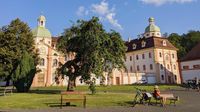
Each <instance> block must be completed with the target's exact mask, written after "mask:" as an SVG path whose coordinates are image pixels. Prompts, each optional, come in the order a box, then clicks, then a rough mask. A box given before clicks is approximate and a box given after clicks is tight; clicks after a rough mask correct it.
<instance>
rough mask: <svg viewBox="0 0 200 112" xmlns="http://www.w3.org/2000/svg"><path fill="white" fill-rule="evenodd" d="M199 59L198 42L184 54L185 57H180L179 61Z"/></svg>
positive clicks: (199, 44) (199, 47)
mask: <svg viewBox="0 0 200 112" xmlns="http://www.w3.org/2000/svg"><path fill="white" fill-rule="evenodd" d="M197 59H199V60H200V42H199V43H198V44H197V45H196V46H195V47H194V48H192V50H191V51H190V52H188V53H187V54H186V56H185V57H183V58H182V59H181V61H189V60H197Z"/></svg>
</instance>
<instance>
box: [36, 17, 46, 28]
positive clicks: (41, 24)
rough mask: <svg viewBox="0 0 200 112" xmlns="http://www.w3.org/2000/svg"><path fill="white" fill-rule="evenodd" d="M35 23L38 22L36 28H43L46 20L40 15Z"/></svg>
mask: <svg viewBox="0 0 200 112" xmlns="http://www.w3.org/2000/svg"><path fill="white" fill-rule="evenodd" d="M37 21H38V26H39V27H45V23H46V18H45V17H44V16H43V15H41V16H40V17H39V18H38V19H37Z"/></svg>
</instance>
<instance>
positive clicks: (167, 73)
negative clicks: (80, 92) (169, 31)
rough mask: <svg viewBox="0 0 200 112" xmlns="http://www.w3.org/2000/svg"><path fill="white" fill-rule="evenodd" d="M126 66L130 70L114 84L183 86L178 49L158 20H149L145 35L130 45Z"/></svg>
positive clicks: (122, 74) (128, 46)
mask: <svg viewBox="0 0 200 112" xmlns="http://www.w3.org/2000/svg"><path fill="white" fill-rule="evenodd" d="M125 44H126V46H127V52H126V60H125V65H126V67H127V70H126V71H125V72H123V73H121V74H120V73H119V72H118V77H117V76H115V78H116V79H114V80H116V81H114V84H132V83H180V82H181V81H180V73H179V66H178V62H177V60H178V59H177V50H178V49H177V48H175V47H174V46H173V45H172V44H171V43H170V42H169V41H168V40H167V38H165V37H161V32H160V28H159V27H158V26H156V25H155V23H154V18H149V25H148V26H147V27H146V29H145V32H144V33H143V34H142V35H140V36H139V37H138V38H137V39H134V40H129V41H127V42H126V43H125Z"/></svg>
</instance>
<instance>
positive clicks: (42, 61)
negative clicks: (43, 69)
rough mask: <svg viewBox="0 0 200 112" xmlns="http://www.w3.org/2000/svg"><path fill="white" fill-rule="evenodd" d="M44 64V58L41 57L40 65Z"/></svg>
mask: <svg viewBox="0 0 200 112" xmlns="http://www.w3.org/2000/svg"><path fill="white" fill-rule="evenodd" d="M44 64H45V60H44V58H42V59H40V66H44Z"/></svg>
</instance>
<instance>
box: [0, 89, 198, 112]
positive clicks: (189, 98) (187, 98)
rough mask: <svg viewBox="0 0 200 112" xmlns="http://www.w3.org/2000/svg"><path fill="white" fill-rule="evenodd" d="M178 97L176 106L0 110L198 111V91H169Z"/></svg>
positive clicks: (46, 111)
mask: <svg viewBox="0 0 200 112" xmlns="http://www.w3.org/2000/svg"><path fill="white" fill-rule="evenodd" d="M170 92H172V93H174V94H175V95H178V96H179V97H180V100H181V101H180V102H181V103H180V104H177V106H173V105H166V106H165V107H160V106H159V105H157V106H155V105H149V106H148V105H136V106H135V107H120V106H117V107H105V108H86V109H84V108H79V107H63V108H62V109H60V108H58V107H52V108H47V109H24V110H23V109H20V110H0V112H200V92H194V91H181V90H180V91H170Z"/></svg>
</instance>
